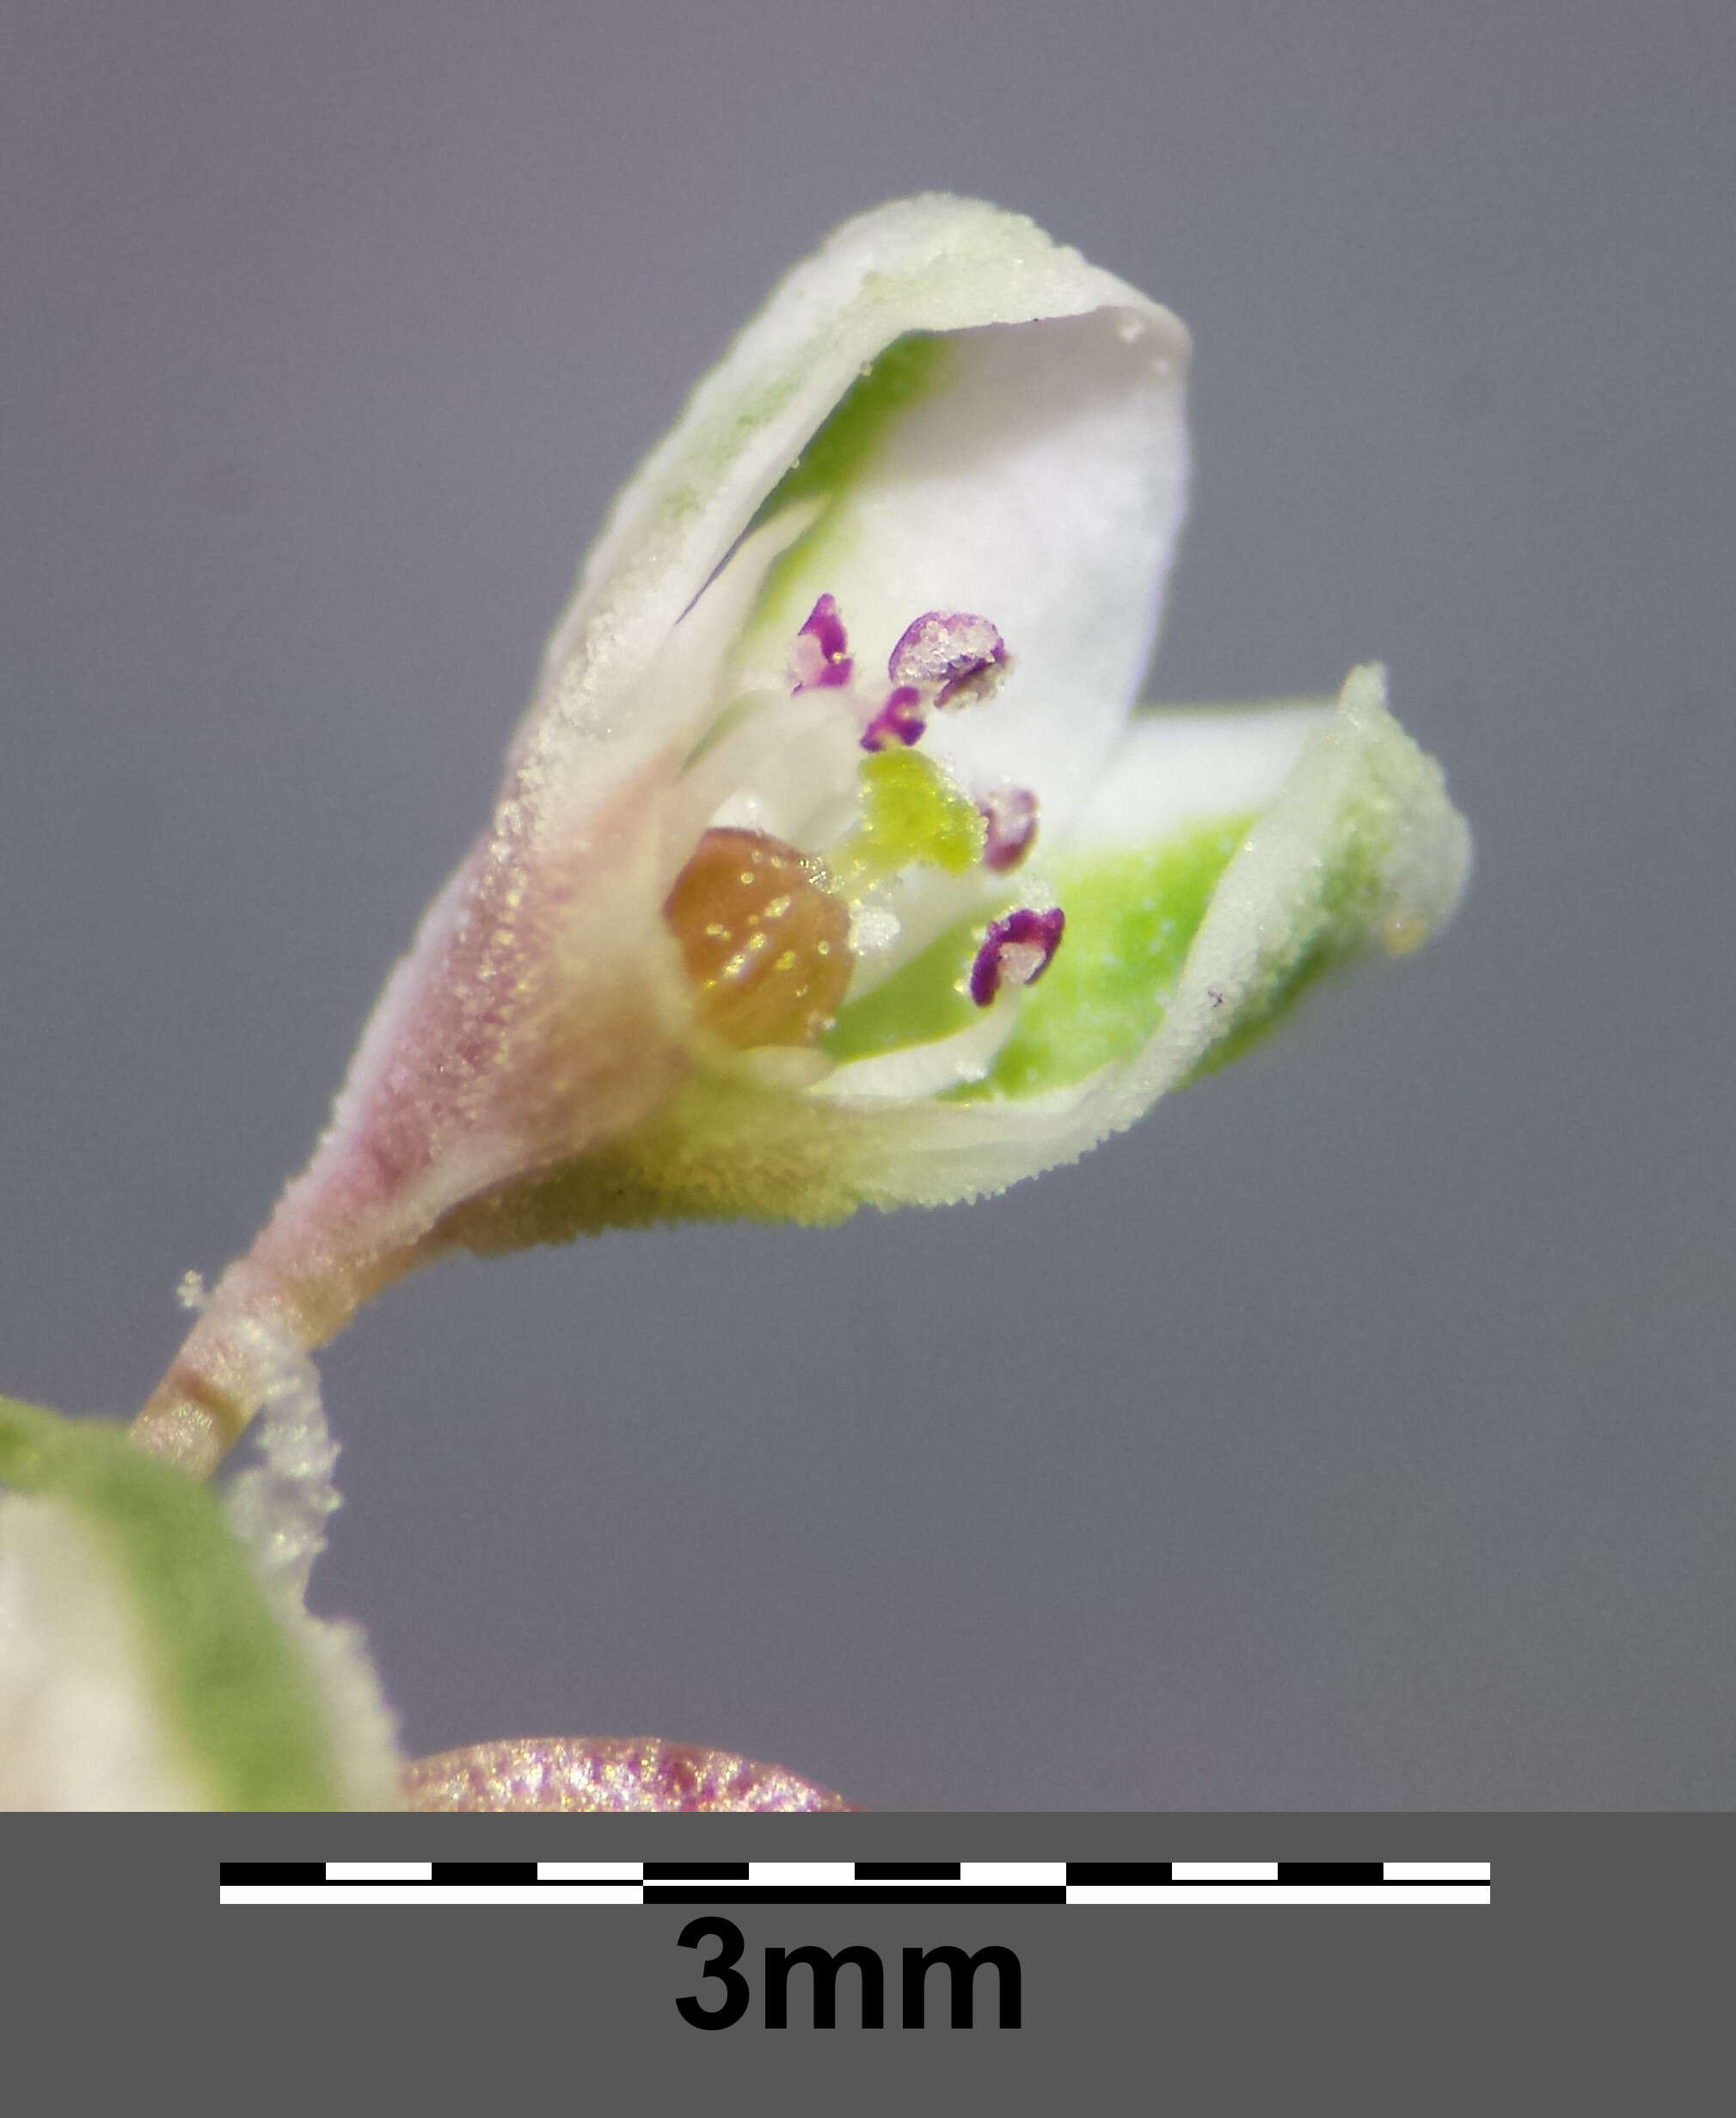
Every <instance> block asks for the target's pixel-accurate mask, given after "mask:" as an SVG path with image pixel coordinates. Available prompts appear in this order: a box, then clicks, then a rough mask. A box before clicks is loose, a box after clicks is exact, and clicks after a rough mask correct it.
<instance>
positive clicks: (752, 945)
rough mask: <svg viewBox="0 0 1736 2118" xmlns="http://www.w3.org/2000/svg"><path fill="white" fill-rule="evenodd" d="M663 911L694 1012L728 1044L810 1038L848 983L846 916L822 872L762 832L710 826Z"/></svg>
mask: <svg viewBox="0 0 1736 2118" xmlns="http://www.w3.org/2000/svg"><path fill="white" fill-rule="evenodd" d="M663 917H664V918H665V919H666V921H667V922H668V924H669V927H670V930H671V931H672V933H673V935H674V936H675V938H676V940H677V941H678V942H679V943H680V946H681V956H682V961H683V962H684V965H685V966H686V969H687V975H688V978H689V979H690V980H691V982H692V986H693V1004H694V1012H695V1014H696V1016H698V1018H699V1020H700V1022H702V1023H703V1025H704V1026H705V1027H706V1028H708V1029H709V1030H710V1031H711V1032H712V1034H714V1035H715V1036H718V1037H721V1039H722V1040H723V1041H724V1042H725V1043H726V1044H731V1045H734V1046H736V1047H738V1048H739V1049H741V1050H744V1051H745V1050H749V1049H751V1048H752V1047H755V1046H758V1045H806V1044H812V1043H813V1041H814V1040H815V1038H816V1037H818V1036H819V1034H820V1032H821V1031H822V1030H823V1029H825V1028H826V1027H827V1025H828V1024H829V1023H830V1022H831V1018H832V1016H834V1015H835V1014H836V1013H837V1010H838V1008H839V1006H840V1004H842V1002H843V996H844V989H845V987H846V986H847V985H849V984H850V912H849V909H848V907H847V906H845V904H844V903H843V899H841V898H839V897H838V896H837V894H836V893H834V892H833V891H832V890H831V888H829V887H828V886H827V881H826V878H825V870H824V869H822V868H821V867H820V865H819V863H818V862H817V861H813V860H810V859H808V858H807V856H805V855H804V854H802V853H801V852H800V851H798V850H797V849H796V848H795V847H794V846H793V845H786V844H784V842H783V840H782V839H781V838H769V837H768V836H767V835H766V834H765V833H764V832H758V831H739V830H735V829H733V828H724V829H718V830H713V831H708V832H706V833H705V835H704V837H703V838H701V840H700V841H699V844H698V845H697V847H696V849H695V850H694V855H693V857H692V859H691V860H690V861H689V862H688V863H687V865H686V867H685V868H684V869H682V871H681V873H680V874H679V875H678V876H677V877H676V879H675V887H674V888H673V889H672V891H671V892H670V893H669V896H668V898H667V899H666V902H665V904H664V907H663Z"/></svg>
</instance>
